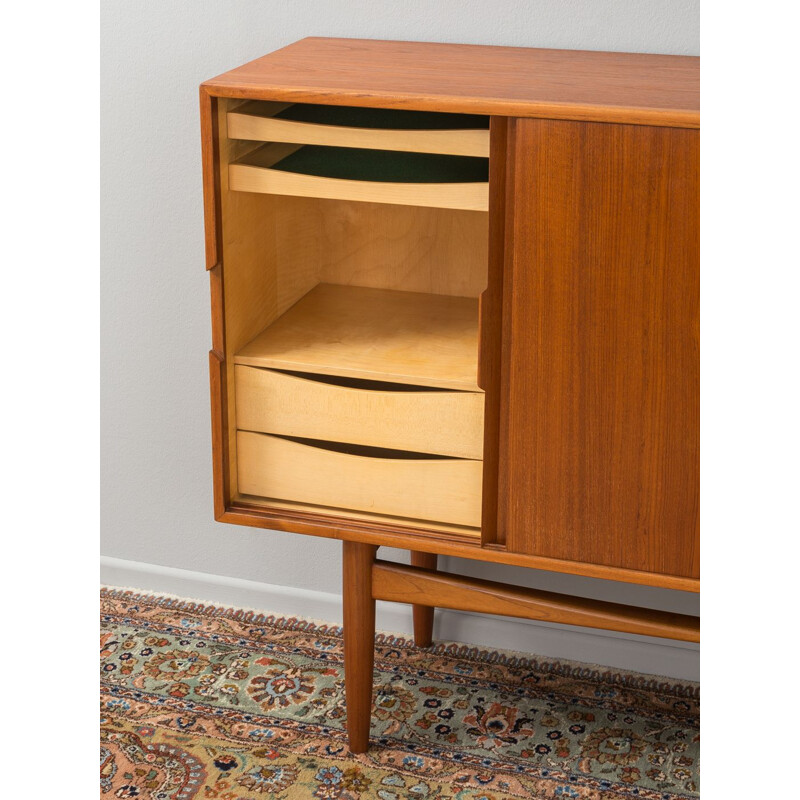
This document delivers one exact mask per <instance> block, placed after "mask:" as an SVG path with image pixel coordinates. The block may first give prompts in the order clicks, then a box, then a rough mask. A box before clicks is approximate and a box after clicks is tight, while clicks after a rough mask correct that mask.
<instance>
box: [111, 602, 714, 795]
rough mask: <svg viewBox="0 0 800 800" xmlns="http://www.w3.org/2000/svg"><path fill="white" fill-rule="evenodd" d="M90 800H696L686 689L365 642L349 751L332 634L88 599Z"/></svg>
mask: <svg viewBox="0 0 800 800" xmlns="http://www.w3.org/2000/svg"><path fill="white" fill-rule="evenodd" d="M101 623H102V628H101V638H100V660H101V680H102V686H101V705H102V708H101V750H100V789H101V797H104V798H105V797H108V798H128V797H141V798H149V799H151V800H194V799H195V798H198V799H199V798H202V799H203V800H299V799H300V798H309V800H316V799H318V800H373V798H374V799H375V800H512V798H514V799H516V798H548V800H549V799H550V798H554V799H556V798H557V799H558V800H570V799H572V798H575V799H579V800H621V799H622V798H626V799H627V798H638V800H679V799H681V798H696V797H699V790H698V766H699V764H698V758H699V746H700V745H699V689H698V686H697V685H696V684H671V683H667V682H664V681H663V680H662V679H655V678H652V677H649V676H644V675H638V674H634V673H619V672H607V671H603V670H602V669H600V668H597V667H591V666H587V665H584V664H577V663H571V662H552V661H543V660H536V659H534V658H526V657H522V656H519V655H515V654H510V653H502V652H497V651H484V650H479V649H477V648H470V647H466V646H457V645H438V646H435V647H433V648H431V649H429V650H421V649H417V648H415V647H414V645H413V643H411V642H408V641H407V640H404V639H400V638H396V637H392V636H389V635H379V636H378V637H377V640H376V659H375V690H374V711H373V716H372V728H371V737H372V738H371V745H370V749H369V752H367V753H365V754H362V755H352V754H351V753H350V752H349V750H348V747H347V736H346V730H345V697H344V682H343V669H342V638H341V629H340V628H338V627H336V626H324V625H315V624H313V623H311V622H308V621H305V620H302V619H285V618H279V617H273V616H267V615H262V614H257V613H255V612H249V611H242V610H237V609H225V608H218V607H214V606H209V605H203V604H200V603H195V602H191V601H183V600H177V599H175V598H168V597H160V596H154V595H145V594H136V593H132V592H129V591H122V590H114V589H104V590H103V591H102V593H101Z"/></svg>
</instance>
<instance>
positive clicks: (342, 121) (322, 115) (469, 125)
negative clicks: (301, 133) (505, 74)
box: [275, 103, 489, 131]
mask: <svg viewBox="0 0 800 800" xmlns="http://www.w3.org/2000/svg"><path fill="white" fill-rule="evenodd" d="M275 119H285V120H291V121H292V122H310V123H313V124H315V125H337V126H341V127H347V128H382V129H387V130H403V131H415V130H430V131H439V130H472V129H485V128H488V127H489V117H481V116H478V115H476V114H444V113H442V112H439V111H403V110H399V109H395V108H354V107H352V106H321V105H312V104H309V103H295V104H294V105H291V106H289V107H288V108H284V109H283V111H279V112H278V113H277V114H276V115H275Z"/></svg>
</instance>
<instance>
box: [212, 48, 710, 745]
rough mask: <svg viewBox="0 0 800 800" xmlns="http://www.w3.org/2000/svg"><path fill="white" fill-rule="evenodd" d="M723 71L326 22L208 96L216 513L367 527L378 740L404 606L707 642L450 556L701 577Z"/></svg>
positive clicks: (659, 58) (362, 542) (365, 586)
mask: <svg viewBox="0 0 800 800" xmlns="http://www.w3.org/2000/svg"><path fill="white" fill-rule="evenodd" d="M698 79H699V60H698V59H697V58H694V57H686V56H668V55H645V54H632V53H606V52H589V51H565V50H544V49H527V48H511V47H488V46H477V45H455V44H436V43H421V42H393V41H370V40H356V39H327V38H308V39H303V40H301V41H299V42H296V43H294V44H292V45H289V46H288V47H285V48H283V49H281V50H278V51H276V52H274V53H271V54H269V55H267V56H264V57H263V58H259V59H257V60H255V61H251V62H250V63H248V64H245V65H244V66H241V67H238V68H237V69H234V70H232V71H230V72H227V73H225V74H223V75H220V76H219V77H217V78H214V79H212V80H209V81H206V82H205V83H203V84H202V86H201V87H200V110H201V125H202V144H203V178H204V181H203V182H204V197H205V230H206V253H207V268H208V271H209V274H210V276H211V312H212V320H213V343H212V350H211V353H210V376H211V406H212V436H213V475H214V508H215V516H216V518H217V519H218V520H220V521H222V522H229V523H236V524H240V525H249V526H254V527H258V528H264V529H273V530H284V531H292V532H294V533H299V534H309V535H314V536H324V537H328V538H335V539H340V540H342V542H343V572H344V575H343V587H344V588H343V602H344V620H345V623H344V636H345V684H346V696H347V727H348V736H349V741H350V747H351V749H352V750H353V751H354V752H363V751H364V750H365V749H366V748H367V747H368V741H369V723H370V709H371V701H372V668H373V644H374V632H375V600H376V599H381V600H390V601H396V602H404V603H409V604H411V605H412V606H413V613H414V626H415V637H416V642H417V644H418V645H419V646H426V645H429V644H430V641H431V631H432V621H433V609H434V608H435V607H448V608H459V609H469V610H476V611H483V612H487V613H496V614H506V615H512V616H519V617H528V618H533V619H543V620H548V621H552V622H559V623H566V624H575V625H581V626H588V627H596V628H609V629H614V630H620V631H627V632H630V633H638V634H646V635H651V636H661V637H668V638H673V639H685V640H691V641H698V640H699V620H698V619H697V618H696V617H690V616H686V615H678V614H671V613H666V612H662V611H654V610H650V609H643V608H636V607H631V606H625V605H619V604H613V603H607V602H600V601H596V600H589V599H586V598H580V597H571V596H568V595H563V594H555V593H552V592H544V591H539V590H536V589H529V588H522V587H515V586H509V585H504V584H499V583H494V582H490V581H485V580H477V579H474V578H466V577H463V576H458V575H455V574H452V573H446V572H441V571H439V570H437V556H438V555H453V556H460V557H463V558H469V559H477V560H481V561H489V562H497V563H504V564H515V565H520V566H527V567H535V568H537V569H544V570H551V571H554V572H561V573H573V574H577V575H586V576H592V577H596V578H606V579H612V580H616V581H627V582H630V583H638V584H646V585H650V586H658V587H668V588H674V589H682V590H687V591H693V592H696V591H699V538H698V522H699V435H698V427H699V232H698V229H699V163H698V162H699V98H698V88H699V86H698ZM381 546H386V547H393V548H402V549H406V550H409V551H411V564H410V565H408V566H406V565H400V564H394V563H390V562H386V561H383V560H380V559H377V557H376V554H377V549H378V548H379V547H381Z"/></svg>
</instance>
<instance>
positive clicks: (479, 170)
mask: <svg viewBox="0 0 800 800" xmlns="http://www.w3.org/2000/svg"><path fill="white" fill-rule="evenodd" d="M272 169H277V170H282V171H284V172H298V173H301V174H303V175H317V176H319V177H321V178H340V179H343V180H351V181H376V182H381V183H384V182H391V183H485V182H486V181H488V180H489V159H488V158H477V157H474V156H446V155H438V154H434V153H403V152H398V151H395V150H362V149H360V148H355V147H324V146H321V145H306V146H305V147H301V148H300V149H299V150H295V151H294V152H293V153H290V154H289V155H288V156H286V158H283V159H281V160H280V161H278V162H277V163H276V164H273V166H272Z"/></svg>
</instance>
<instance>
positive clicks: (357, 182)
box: [228, 142, 489, 211]
mask: <svg viewBox="0 0 800 800" xmlns="http://www.w3.org/2000/svg"><path fill="white" fill-rule="evenodd" d="M228 187H229V188H230V189H231V191H235V192H260V193H263V194H280V195H291V196H295V197H319V198H323V199H327V200H355V201H360V202H364V203H391V204H395V205H405V206H423V207H429V208H454V209H463V210H466V211H488V209H489V183H488V159H485V158H472V157H467V156H451V155H438V154H437V155H434V154H431V153H407V152H387V151H384V150H369V149H358V148H349V147H317V146H316V145H303V146H301V147H298V146H297V145H296V144H284V143H276V142H273V143H271V144H266V145H263V146H262V147H259V148H257V149H256V150H253V151H252V152H250V153H247V155H245V156H243V157H242V158H241V159H239V160H238V161H234V162H232V163H231V164H230V166H229V168H228Z"/></svg>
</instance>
